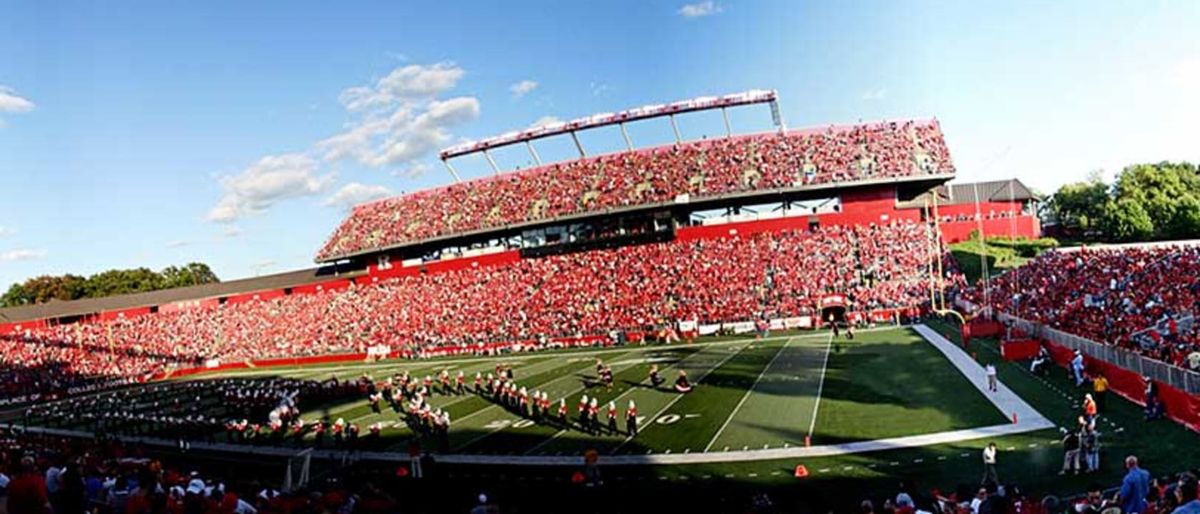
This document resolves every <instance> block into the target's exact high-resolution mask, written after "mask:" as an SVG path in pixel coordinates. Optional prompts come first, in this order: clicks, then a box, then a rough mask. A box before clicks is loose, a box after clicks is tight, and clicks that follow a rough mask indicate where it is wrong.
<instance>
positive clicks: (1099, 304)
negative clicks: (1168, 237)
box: [968, 246, 1200, 368]
mask: <svg viewBox="0 0 1200 514" xmlns="http://www.w3.org/2000/svg"><path fill="white" fill-rule="evenodd" d="M991 288H992V293H991V296H990V302H991V305H992V306H993V307H995V308H996V309H998V310H1000V311H1003V312H1007V313H1010V314H1013V315H1015V316H1017V317H1020V318H1024V319H1027V320H1030V321H1036V322H1039V323H1043V324H1046V325H1048V326H1051V327H1054V328H1057V329H1059V330H1063V331H1066V332H1069V333H1072V334H1076V335H1079V336H1082V337H1085V338H1088V339H1091V340H1094V341H1100V342H1105V343H1109V344H1115V345H1119V346H1122V347H1125V348H1129V349H1131V350H1135V351H1138V352H1141V353H1142V354H1144V355H1147V356H1150V357H1154V358H1157V359H1159V360H1162V361H1165V362H1168V363H1171V364H1174V365H1177V366H1181V367H1185V368H1186V367H1188V366H1189V365H1190V363H1188V362H1187V361H1186V359H1187V356H1188V355H1189V354H1191V353H1192V352H1196V351H1200V337H1197V333H1196V331H1195V329H1194V327H1193V328H1192V329H1191V330H1183V329H1180V328H1179V326H1178V325H1176V324H1175V323H1174V322H1172V320H1174V319H1175V318H1177V317H1182V316H1187V315H1189V314H1194V313H1196V312H1198V311H1200V247H1196V246H1190V247H1180V246H1160V247H1152V248H1148V247H1142V248H1116V249H1086V248H1085V249H1082V250H1079V251H1077V252H1047V253H1045V254H1043V255H1042V256H1040V257H1038V258H1037V259H1034V260H1032V261H1030V262H1029V263H1028V264H1026V265H1024V266H1022V267H1020V268H1017V269H1016V270H1014V271H1010V272H1008V273H1006V274H1005V275H1003V276H1001V277H999V278H997V279H994V280H993V281H992V283H991ZM968 297H969V299H971V300H972V301H975V302H981V301H982V291H981V290H980V289H979V288H976V289H974V290H972V291H969V292H968ZM1160 323H1161V325H1162V327H1163V328H1164V330H1149V329H1151V328H1152V327H1153V326H1155V325H1159V324H1160ZM1139 333H1142V334H1145V337H1133V336H1134V335H1135V334H1139Z"/></svg>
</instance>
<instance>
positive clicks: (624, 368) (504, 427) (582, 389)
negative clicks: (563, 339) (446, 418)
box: [458, 348, 703, 449]
mask: <svg viewBox="0 0 1200 514" xmlns="http://www.w3.org/2000/svg"><path fill="white" fill-rule="evenodd" d="M656 349H658V348H645V349H641V350H630V351H628V352H626V354H630V353H641V354H645V353H650V352H651V351H653V350H656ZM702 351H703V349H700V350H697V351H696V353H694V354H692V355H697V354H699V353H700V352H702ZM692 355H688V356H687V357H684V360H686V359H687V358H688V357H691V356H692ZM636 365H637V364H635V363H632V362H631V363H630V364H629V365H627V366H625V367H622V368H618V369H620V370H621V371H625V370H627V369H629V368H632V367H634V366H636ZM565 366H570V364H569V363H568V364H565ZM555 369H558V368H555ZM583 369H587V368H586V367H585V368H583ZM573 375H574V373H568V374H567V375H565V376H560V377H556V378H552V379H550V380H547V381H545V382H542V383H540V384H538V385H536V386H534V387H536V388H539V389H540V388H543V387H545V386H546V385H548V384H550V383H552V382H558V381H559V380H562V379H564V378H574V376H573ZM587 389H588V386H586V385H585V386H583V387H577V388H575V389H572V390H570V391H568V392H566V393H565V394H563V395H562V396H561V397H562V398H570V397H572V396H575V395H576V394H578V393H579V392H580V391H586V390H587ZM555 396H559V395H557V394H556V395H555ZM493 407H496V408H498V407H500V404H498V403H490V404H488V406H487V407H483V408H481V409H479V410H477V411H475V412H472V413H470V414H467V415H466V416H463V417H461V418H458V420H459V421H462V420H464V419H468V418H471V417H472V416H475V415H476V414H479V413H481V412H484V411H487V410H489V409H491V408H493ZM502 412H508V411H502ZM485 428H486V427H485ZM506 428H508V425H502V426H500V427H498V428H496V429H493V430H491V431H490V432H487V433H484V434H482V435H480V436H479V437H476V438H474V439H471V440H470V441H467V442H466V443H463V444H460V445H458V448H459V449H462V448H467V447H469V446H471V445H473V444H475V443H477V442H479V441H481V440H483V439H484V438H486V437H488V436H491V435H492V434H495V433H496V432H499V431H501V430H504V429H506Z"/></svg>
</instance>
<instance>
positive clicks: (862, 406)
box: [63, 327, 1044, 464]
mask: <svg viewBox="0 0 1200 514" xmlns="http://www.w3.org/2000/svg"><path fill="white" fill-rule="evenodd" d="M927 335H928V334H927ZM947 352H950V353H947ZM954 352H959V353H961V350H958V349H957V347H954V346H953V345H949V347H948V348H947V347H942V348H940V349H939V348H938V347H937V346H936V345H935V344H933V343H931V342H930V341H929V340H927V338H926V337H923V336H922V335H921V334H919V333H918V332H917V330H916V329H914V328H908V327H889V328H881V329H873V330H864V331H860V332H859V333H857V334H856V336H855V337H854V339H852V340H851V339H847V338H846V337H845V335H844V334H843V335H842V336H839V337H837V338H834V337H833V336H832V334H831V333H830V332H826V331H821V332H801V333H787V334H782V335H779V334H777V335H772V336H770V337H767V338H765V339H763V340H755V339H754V338H747V337H740V336H727V337H724V338H708V339H706V340H701V341H698V342H696V343H695V344H686V343H676V344H672V345H657V344H645V345H629V346H618V347H612V348H595V349H582V350H565V351H552V352H543V353H528V354H510V355H505V356H499V357H470V358H444V359H436V360H428V361H385V362H373V363H354V364H342V365H324V366H319V367H297V368H272V369H250V370H239V371H236V372H226V373H223V374H220V375H212V376H204V377H201V378H195V377H192V378H188V379H181V381H184V380H212V379H217V378H223V377H241V378H245V379H254V378H266V377H292V378H301V379H307V380H318V381H320V380H327V379H329V378H331V377H337V378H339V379H341V380H354V379H358V378H360V377H363V376H367V377H370V378H371V379H372V380H374V381H376V382H380V381H383V380H386V379H387V378H388V377H390V376H392V375H394V374H396V373H399V372H401V371H408V372H409V373H411V374H412V375H414V376H417V377H424V376H426V375H433V376H436V375H437V374H438V373H440V372H442V371H443V370H444V371H447V372H448V373H449V374H450V375H451V376H454V375H457V374H458V372H459V371H462V372H463V373H464V374H465V375H466V377H467V385H468V390H473V387H471V386H472V383H473V380H474V376H475V374H476V373H482V374H484V375H487V374H488V373H489V372H492V371H493V370H495V368H496V366H497V365H505V366H511V368H512V370H513V372H514V375H515V382H516V383H517V384H518V385H519V386H523V387H527V388H528V389H529V390H530V391H533V390H536V391H544V392H546V393H547V394H548V395H549V398H550V400H551V402H552V404H553V409H554V410H556V409H557V406H558V404H559V400H560V399H564V400H565V402H566V404H567V407H568V409H569V413H570V415H569V417H568V422H567V423H565V424H564V423H561V422H560V421H559V420H558V419H557V417H554V418H553V419H547V418H533V417H527V416H525V415H523V414H521V413H518V412H516V411H514V410H512V409H509V408H506V407H505V406H503V405H501V404H499V403H497V402H495V401H494V399H493V398H492V397H491V396H489V395H486V394H484V395H479V394H475V393H474V392H468V393H466V394H461V395H456V394H442V393H440V392H439V393H435V394H432V395H430V397H429V403H430V404H431V406H432V407H433V408H434V409H442V410H444V411H446V412H448V413H449V415H450V419H451V429H450V431H449V437H448V439H449V448H450V452H449V455H445V456H443V458H442V459H443V461H445V462H455V463H472V462H478V463H481V464H489V463H496V462H499V460H497V459H501V458H502V459H503V461H504V462H511V463H513V464H521V463H525V464H556V463H563V462H565V461H564V460H563V459H572V460H571V461H572V462H573V459H576V458H578V457H579V456H580V455H582V454H583V453H585V452H587V451H589V450H595V451H597V452H598V453H599V454H601V455H606V456H608V457H606V459H609V460H610V461H611V462H620V463H626V464H629V463H635V464H636V463H647V464H662V463H691V462H717V461H749V460H756V459H767V458H780V457H785V456H790V455H808V454H806V453H803V452H805V451H817V452H818V453H812V455H822V454H834V453H856V452H860V451H873V450H878V449H883V448H894V447H902V446H921V445H924V444H931V443H932V442H950V441H957V440H964V439H969V438H972V437H975V438H977V437H981V436H980V435H977V434H972V433H970V431H971V430H973V429H980V428H984V427H998V426H1003V425H1005V424H1006V423H1009V414H1008V412H1007V411H1006V410H1004V409H1002V408H1001V405H1000V404H998V403H997V401H996V400H995V399H989V398H988V397H987V396H985V394H984V393H983V392H982V391H981V390H980V387H979V384H976V383H973V381H975V380H980V379H979V378H978V377H976V378H974V379H968V376H967V375H966V374H965V372H964V369H966V368H963V366H975V367H978V366H977V365H975V364H974V363H973V362H970V364H966V365H964V364H963V363H962V362H960V363H959V364H958V365H957V366H956V365H955V364H954V363H953V362H952V360H951V359H950V358H948V357H950V356H952V355H954ZM963 355H965V354H963ZM960 357H962V356H960ZM597 359H601V360H603V361H604V362H605V363H606V364H608V365H609V366H611V368H612V370H613V375H614V376H613V378H614V380H613V384H612V385H611V387H609V386H605V385H604V384H601V383H600V380H599V377H598V376H596V360H597ZM655 365H656V366H658V367H659V369H660V372H661V375H662V377H663V378H665V379H666V383H664V384H661V385H660V386H658V387H654V386H653V385H652V384H651V382H650V380H649V372H650V369H651V366H655ZM681 370H682V371H685V372H686V373H687V376H688V378H689V379H690V381H691V382H692V383H693V384H694V385H695V389H694V390H693V391H692V392H691V393H688V394H681V393H678V392H676V391H675V390H674V389H673V388H672V387H671V383H672V382H673V380H674V378H675V377H676V376H677V375H678V373H679V372H680V371H681ZM583 395H587V396H588V397H589V398H595V399H597V400H598V401H599V404H600V406H601V416H600V421H601V425H603V427H602V428H601V429H600V430H592V431H587V430H584V429H583V427H582V426H580V424H579V422H578V419H577V416H576V406H577V404H578V402H579V401H580V399H581V397H582V396H583ZM631 400H632V401H633V402H635V403H636V405H637V409H638V413H639V427H640V429H639V432H638V433H637V435H636V436H634V435H631V434H629V433H627V431H626V430H625V428H626V424H625V420H624V417H623V416H624V412H625V408H626V407H627V405H628V404H629V402H630V401H631ZM203 401H204V402H205V403H206V404H211V405H213V409H214V412H213V415H214V416H219V415H220V414H221V411H220V402H219V401H217V400H216V399H205V400H203ZM609 402H614V403H615V404H616V406H617V408H618V409H619V412H620V414H619V422H618V429H617V430H615V431H613V430H609V429H608V427H607V423H606V422H605V412H606V408H605V406H607V405H608V403H609ZM302 416H303V418H304V419H305V420H308V421H310V422H311V421H313V420H317V419H325V420H328V421H333V420H337V419H339V418H340V419H344V420H345V421H346V422H347V423H355V424H358V425H359V426H360V427H364V428H365V427H367V426H369V425H372V424H375V423H379V424H381V425H382V427H383V429H382V431H381V435H380V437H379V438H378V440H372V441H363V445H362V446H360V447H359V448H358V449H359V450H364V451H369V452H373V453H379V454H386V453H389V452H391V453H397V454H400V453H403V452H405V451H406V449H407V447H408V444H409V442H410V441H412V440H414V438H416V439H417V440H419V441H420V442H421V444H422V445H423V446H424V447H425V448H427V449H430V450H432V449H433V448H435V446H436V445H435V441H433V439H432V438H431V437H421V436H419V435H418V434H415V433H414V432H413V431H412V429H411V428H410V426H409V425H408V424H407V423H405V422H404V419H403V417H402V416H403V414H397V413H395V412H394V411H393V410H391V409H388V408H386V406H384V408H383V409H382V411H381V412H378V413H376V412H373V410H372V409H371V407H370V405H369V403H368V401H367V399H366V397H365V395H363V397H361V398H353V399H343V400H339V401H334V402H327V403H324V404H321V405H317V406H309V407H306V409H305V412H303V413H302ZM63 428H72V427H63ZM78 428H79V429H84V428H85V427H78ZM1042 428H1044V427H1042ZM1030 429H1032V428H1030ZM364 432H365V430H364ZM143 435H149V436H153V435H154V434H152V433H151V434H143ZM930 435H932V436H938V435H942V439H935V440H924V439H914V437H917V436H930ZM217 437H218V439H217V440H218V441H219V442H224V435H220V434H219V435H218V436H217ZM314 442H315V441H314V436H313V435H312V434H309V435H307V436H305V438H304V439H303V440H294V439H290V440H285V441H284V442H283V443H282V446H283V447H282V448H279V450H281V451H283V450H290V451H295V449H297V448H300V447H304V446H309V445H312V444H313V443H314ZM872 444H873V445H872ZM863 445H866V446H863ZM325 448H326V449H331V450H336V448H334V447H333V445H332V444H330V443H329V442H326V443H325ZM822 449H829V450H825V451H826V452H834V453H819V451H822ZM260 451H261V450H260ZM779 452H784V453H779ZM788 452H792V453H788ZM795 452H800V453H795ZM405 455H406V454H405Z"/></svg>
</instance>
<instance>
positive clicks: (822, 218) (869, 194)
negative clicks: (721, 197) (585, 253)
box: [676, 187, 921, 241]
mask: <svg viewBox="0 0 1200 514" xmlns="http://www.w3.org/2000/svg"><path fill="white" fill-rule="evenodd" d="M841 198H842V208H841V211H840V212H834V213H824V214H813V215H800V216H791V217H787V218H777V219H770V220H756V221H742V222H734V223H722V224H719V225H701V226H695V227H684V228H681V229H679V230H678V232H676V237H677V238H678V239H679V240H681V241H691V240H694V239H706V238H714V237H727V236H731V235H735V234H736V235H750V234H758V233H762V232H778V231H781V230H806V229H808V226H809V222H810V221H813V220H816V221H817V223H818V224H820V225H821V226H833V225H868V224H871V223H875V224H877V225H878V224H883V223H890V222H892V221H897V220H908V221H914V222H915V221H921V210H920V209H903V210H900V209H897V208H896V189H895V188H892V187H883V188H873V189H861V190H853V191H846V192H843V193H842V197H841Z"/></svg>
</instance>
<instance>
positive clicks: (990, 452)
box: [980, 442, 1000, 485]
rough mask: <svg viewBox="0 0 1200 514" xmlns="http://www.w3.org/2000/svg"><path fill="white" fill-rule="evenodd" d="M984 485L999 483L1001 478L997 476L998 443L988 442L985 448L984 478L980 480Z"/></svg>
mask: <svg viewBox="0 0 1200 514" xmlns="http://www.w3.org/2000/svg"><path fill="white" fill-rule="evenodd" d="M980 483H982V484H983V485H988V484H992V485H995V484H999V483H1000V480H999V478H997V477H996V443H994V442H993V443H988V445H987V446H986V447H984V448H983V479H981V480H980Z"/></svg>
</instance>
